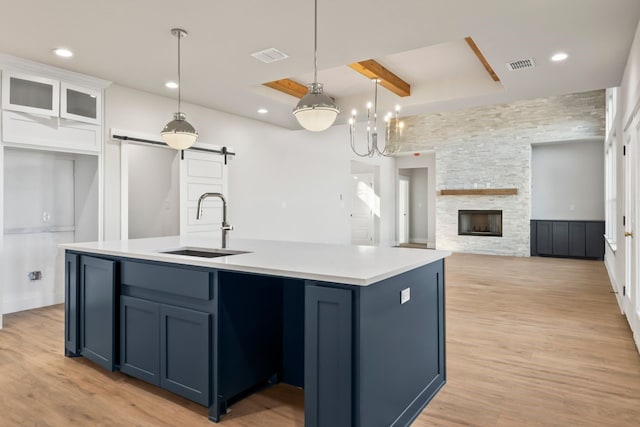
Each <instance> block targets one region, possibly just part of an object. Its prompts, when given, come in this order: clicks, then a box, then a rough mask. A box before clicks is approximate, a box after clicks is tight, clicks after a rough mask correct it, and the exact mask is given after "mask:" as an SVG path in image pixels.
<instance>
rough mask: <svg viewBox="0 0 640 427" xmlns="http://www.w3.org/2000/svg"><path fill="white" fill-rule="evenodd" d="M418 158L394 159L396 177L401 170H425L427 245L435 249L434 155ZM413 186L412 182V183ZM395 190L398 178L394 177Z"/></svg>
mask: <svg viewBox="0 0 640 427" xmlns="http://www.w3.org/2000/svg"><path fill="white" fill-rule="evenodd" d="M419 154H420V155H419V156H414V155H408V156H399V157H396V171H397V172H396V175H399V172H398V171H399V170H401V169H414V168H426V169H427V201H426V205H427V245H428V246H429V247H430V248H435V244H436V155H435V153H419ZM412 184H413V182H412ZM395 185H396V188H397V186H398V176H396V183H395Z"/></svg>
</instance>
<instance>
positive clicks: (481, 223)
mask: <svg viewBox="0 0 640 427" xmlns="http://www.w3.org/2000/svg"><path fill="white" fill-rule="evenodd" d="M458 235H459V236H494V237H495V236H497V237H502V211H495V210H493V211H490V210H473V211H462V210H460V211H458Z"/></svg>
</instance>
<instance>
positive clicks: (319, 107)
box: [293, 83, 340, 132]
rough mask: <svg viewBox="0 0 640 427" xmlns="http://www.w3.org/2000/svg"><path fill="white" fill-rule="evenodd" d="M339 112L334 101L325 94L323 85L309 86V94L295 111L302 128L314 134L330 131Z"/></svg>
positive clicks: (301, 100)
mask: <svg viewBox="0 0 640 427" xmlns="http://www.w3.org/2000/svg"><path fill="white" fill-rule="evenodd" d="M339 112H340V110H338V107H336V104H335V103H334V102H333V100H332V99H331V98H330V97H328V96H327V95H325V94H324V93H323V90H322V83H313V84H311V85H309V93H307V94H306V95H305V96H303V97H302V98H301V99H300V101H299V102H298V105H296V108H295V110H293V114H294V115H295V116H296V119H297V120H298V123H300V126H302V127H303V128H305V129H306V130H309V131H312V132H321V131H323V130H326V129H328V128H329V127H330V126H331V125H332V124H333V122H335V121H336V117H338V113H339Z"/></svg>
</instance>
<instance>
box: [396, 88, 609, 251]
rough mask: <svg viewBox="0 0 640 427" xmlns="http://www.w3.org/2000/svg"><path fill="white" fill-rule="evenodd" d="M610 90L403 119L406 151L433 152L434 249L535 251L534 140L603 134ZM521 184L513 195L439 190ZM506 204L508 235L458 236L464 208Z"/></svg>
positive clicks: (503, 207) (492, 207)
mask: <svg viewBox="0 0 640 427" xmlns="http://www.w3.org/2000/svg"><path fill="white" fill-rule="evenodd" d="M604 105H605V97H604V91H602V90H598V91H591V92H583V93H575V94H569V95H559V96H552V97H547V98H537V99H528V100H523V101H516V102H512V103H509V104H496V105H487V106H482V107H475V108H468V109H465V110H457V111H446V112H440V113H432V114H424V115H420V116H411V117H406V118H404V121H405V140H406V143H405V146H404V147H403V151H406V152H421V151H423V152H424V151H432V152H435V175H436V176H435V183H434V187H435V188H434V190H433V191H434V192H435V194H436V201H435V220H436V225H435V228H436V230H435V238H436V248H437V249H441V250H451V251H457V252H471V253H484V254H495V255H515V256H529V255H530V246H529V239H530V219H531V144H535V143H545V142H562V141H575V140H580V139H585V138H593V137H603V138H604V116H605V112H604ZM476 188H477V189H483V188H516V189H517V194H515V195H460V196H450V195H441V194H439V191H440V190H442V189H476ZM481 209H486V210H502V211H503V215H502V237H497V236H487V237H483V238H478V237H476V236H465V235H463V236H459V235H458V211H459V210H481Z"/></svg>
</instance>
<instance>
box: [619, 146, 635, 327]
mask: <svg viewBox="0 0 640 427" xmlns="http://www.w3.org/2000/svg"><path fill="white" fill-rule="evenodd" d="M624 150H625V155H624V179H625V201H624V216H625V220H624V221H623V224H624V245H625V280H624V292H623V296H622V308H623V311H624V313H625V314H626V315H627V318H629V319H631V318H632V316H631V313H633V310H632V307H633V304H632V299H631V298H632V294H635V291H636V266H637V262H638V257H637V245H636V242H635V240H636V238H637V236H635V233H636V230H635V228H636V227H635V223H636V197H635V194H636V168H635V167H634V166H635V161H636V143H635V140H634V138H633V136H632V135H631V134H629V136H628V137H627V141H626V145H625V148H624Z"/></svg>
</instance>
